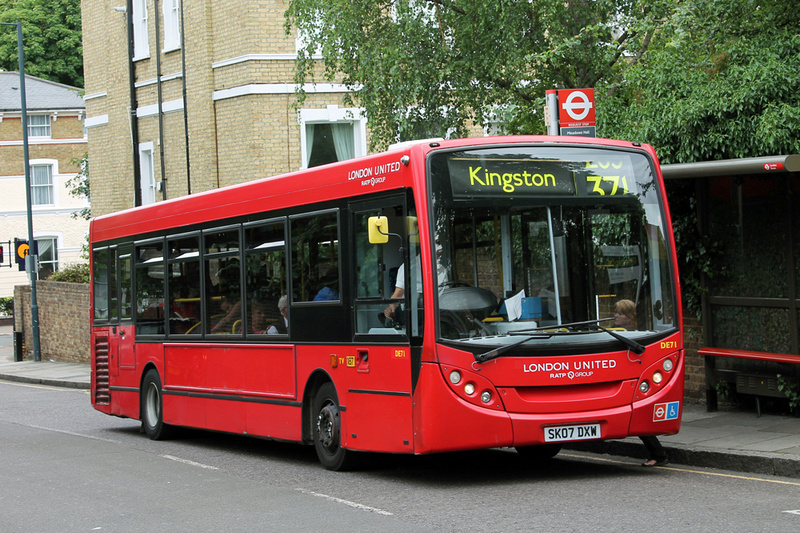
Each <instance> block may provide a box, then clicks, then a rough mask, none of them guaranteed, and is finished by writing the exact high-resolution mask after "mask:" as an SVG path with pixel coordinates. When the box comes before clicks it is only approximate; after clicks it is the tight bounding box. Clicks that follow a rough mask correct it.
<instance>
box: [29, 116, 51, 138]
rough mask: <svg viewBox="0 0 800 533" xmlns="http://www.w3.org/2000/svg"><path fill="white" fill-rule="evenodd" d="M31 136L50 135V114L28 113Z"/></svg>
mask: <svg viewBox="0 0 800 533" xmlns="http://www.w3.org/2000/svg"><path fill="white" fill-rule="evenodd" d="M28 136H29V137H48V138H49V137H50V115H28Z"/></svg>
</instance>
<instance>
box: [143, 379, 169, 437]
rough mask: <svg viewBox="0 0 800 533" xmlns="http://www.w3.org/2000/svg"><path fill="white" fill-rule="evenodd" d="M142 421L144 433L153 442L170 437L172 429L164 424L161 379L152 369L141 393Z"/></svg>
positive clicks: (144, 381)
mask: <svg viewBox="0 0 800 533" xmlns="http://www.w3.org/2000/svg"><path fill="white" fill-rule="evenodd" d="M141 403H142V405H141V415H140V416H141V419H142V427H143V428H144V432H145V433H146V434H147V436H148V437H150V438H151V439H153V440H163V439H166V438H168V437H169V435H170V430H171V427H170V426H169V425H167V424H165V423H164V418H163V417H164V410H163V408H164V403H163V401H162V397H161V378H160V377H159V376H158V372H157V371H156V370H155V369H153V368H151V369H150V370H148V371H147V373H146V374H145V375H144V380H143V381H142V392H141Z"/></svg>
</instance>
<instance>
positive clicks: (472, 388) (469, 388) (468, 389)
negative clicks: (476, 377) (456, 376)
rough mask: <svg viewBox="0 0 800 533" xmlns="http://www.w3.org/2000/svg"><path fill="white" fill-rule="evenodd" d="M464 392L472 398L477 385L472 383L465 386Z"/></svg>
mask: <svg viewBox="0 0 800 533" xmlns="http://www.w3.org/2000/svg"><path fill="white" fill-rule="evenodd" d="M464 392H466V393H467V396H472V395H473V394H475V384H474V383H472V382H470V383H467V384H466V385H464Z"/></svg>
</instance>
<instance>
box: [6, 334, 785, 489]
mask: <svg viewBox="0 0 800 533" xmlns="http://www.w3.org/2000/svg"><path fill="white" fill-rule="evenodd" d="M0 380H5V381H17V382H24V383H35V384H41V385H50V386H54V387H69V388H76V389H89V386H90V381H91V370H90V367H89V364H88V363H87V364H84V363H60V362H54V361H48V360H44V361H40V362H34V361H21V362H15V361H14V348H13V333H12V326H11V325H0ZM87 401H88V400H87ZM659 439H660V440H661V443H662V444H663V446H664V448H666V450H667V452H668V453H669V457H670V465H684V466H692V467H706V468H715V469H723V470H732V471H735V472H747V473H752V474H761V475H773V476H782V477H791V478H800V418H796V417H793V416H790V415H786V414H780V413H773V412H769V411H768V410H767V409H763V408H762V414H761V416H760V417H759V416H757V415H756V410H755V406H753V407H752V408H747V407H736V406H720V409H719V410H718V411H716V412H713V413H709V412H707V411H706V407H705V404H701V403H688V402H686V403H684V406H683V420H682V424H681V430H680V432H679V433H678V434H677V435H668V436H663V437H659ZM567 447H568V448H569V449H572V450H582V451H589V452H593V453H601V454H611V455H620V456H625V457H633V458H637V459H642V460H644V459H645V458H646V457H645V455H646V452H645V448H644V446H643V445H642V443H641V441H640V440H639V439H638V438H636V437H630V438H627V439H621V440H611V441H586V442H580V443H572V444H570V445H569V446H567ZM669 467H670V466H667V467H666V468H669Z"/></svg>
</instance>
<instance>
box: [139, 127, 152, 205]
mask: <svg viewBox="0 0 800 533" xmlns="http://www.w3.org/2000/svg"><path fill="white" fill-rule="evenodd" d="M139 172H140V181H139V189H140V190H141V192H142V205H147V204H154V203H155V202H156V171H155V164H154V162H153V143H152V142H147V143H139Z"/></svg>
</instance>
